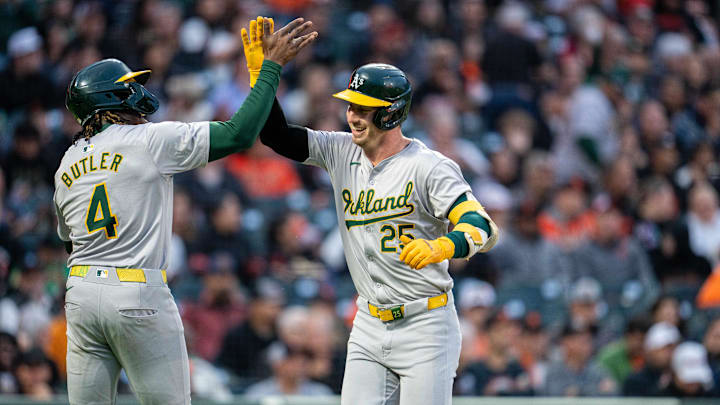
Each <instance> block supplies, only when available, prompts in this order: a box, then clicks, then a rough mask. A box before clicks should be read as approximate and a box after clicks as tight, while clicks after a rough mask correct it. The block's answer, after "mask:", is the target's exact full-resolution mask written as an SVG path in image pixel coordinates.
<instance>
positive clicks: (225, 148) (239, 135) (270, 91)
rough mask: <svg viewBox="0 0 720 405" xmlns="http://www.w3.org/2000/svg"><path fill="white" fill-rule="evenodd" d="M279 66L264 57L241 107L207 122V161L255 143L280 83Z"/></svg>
mask: <svg viewBox="0 0 720 405" xmlns="http://www.w3.org/2000/svg"><path fill="white" fill-rule="evenodd" d="M281 69H282V67H281V66H280V65H278V64H277V63H275V62H272V61H269V60H265V61H264V62H263V64H262V69H261V70H260V76H259V77H258V80H257V82H256V83H255V86H254V87H253V88H252V91H250V94H248V96H247V98H246V99H245V101H244V102H243V104H242V106H240V109H239V110H237V112H236V113H235V114H234V115H233V116H232V118H230V120H228V121H212V122H210V155H209V157H208V161H210V162H212V161H213V160H218V159H220V158H223V157H225V156H227V155H229V154H231V153H235V152H239V151H241V150H245V149H248V148H249V147H251V146H252V145H253V143H255V139H256V138H257V136H258V134H259V133H260V130H261V129H262V127H263V126H264V125H265V121H266V120H267V118H268V115H269V114H270V109H271V108H272V105H273V100H274V99H275V93H276V92H277V88H278V84H279V83H280V70H281Z"/></svg>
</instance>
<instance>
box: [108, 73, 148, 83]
mask: <svg viewBox="0 0 720 405" xmlns="http://www.w3.org/2000/svg"><path fill="white" fill-rule="evenodd" d="M150 72H152V70H140V71H137V72H127V73H125V74H124V75H122V77H120V78H119V79H117V80H115V83H120V82H123V83H125V82H129V81H130V82H134V81H135V78H136V77H138V76H141V75H149V74H150ZM145 81H147V79H146V80H145ZM143 83H144V82H143Z"/></svg>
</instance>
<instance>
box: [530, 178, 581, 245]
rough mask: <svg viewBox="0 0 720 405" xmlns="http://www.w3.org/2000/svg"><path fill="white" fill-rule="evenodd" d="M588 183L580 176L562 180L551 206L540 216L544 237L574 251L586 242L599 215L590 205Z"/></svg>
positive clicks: (541, 231)
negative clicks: (596, 214) (596, 215)
mask: <svg viewBox="0 0 720 405" xmlns="http://www.w3.org/2000/svg"><path fill="white" fill-rule="evenodd" d="M588 199H589V196H588V185H587V184H586V183H585V182H584V181H583V180H582V179H580V178H574V179H571V180H568V181H566V182H564V183H563V184H561V185H560V186H559V187H558V188H557V189H556V190H555V194H554V196H553V198H552V202H551V203H550V206H548V207H547V208H546V209H544V210H543V211H542V212H541V213H540V215H539V216H538V225H539V227H540V233H541V234H542V236H543V237H545V238H546V239H548V240H550V241H551V242H553V243H555V244H556V245H558V246H559V247H560V248H561V249H563V250H564V251H565V252H571V251H573V250H575V249H577V248H578V247H579V246H580V245H582V244H583V243H585V242H586V241H587V239H588V238H589V237H590V233H591V232H592V229H593V228H594V227H595V217H594V214H593V212H592V211H590V210H589V207H588Z"/></svg>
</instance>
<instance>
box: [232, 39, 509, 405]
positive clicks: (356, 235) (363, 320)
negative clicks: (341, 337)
mask: <svg viewBox="0 0 720 405" xmlns="http://www.w3.org/2000/svg"><path fill="white" fill-rule="evenodd" d="M244 45H245V46H246V47H248V46H251V45H252V44H251V43H248V42H245V43H244ZM256 49H257V48H256ZM258 59H260V58H253V59H250V58H249V59H248V60H258ZM249 67H250V68H251V69H253V68H255V69H256V68H257V66H249ZM411 94H412V89H411V86H410V82H409V81H408V79H407V77H406V76H405V74H404V73H403V72H402V71H400V70H399V69H397V68H395V67H393V66H390V65H385V64H369V65H364V66H361V67H359V68H357V69H356V70H355V71H354V72H353V73H352V75H351V77H350V81H349V83H348V88H347V89H346V90H344V91H342V92H340V93H337V94H335V95H334V96H335V97H337V98H340V99H342V100H345V101H348V102H349V105H348V109H347V113H346V117H347V122H348V125H349V126H350V130H351V132H350V133H347V132H325V131H315V130H312V129H309V128H304V127H298V126H294V125H288V124H287V123H286V121H285V117H284V115H283V112H282V110H281V108H280V106H279V104H278V102H277V100H276V101H275V103H274V104H273V109H272V110H271V112H270V116H269V118H268V120H267V122H266V123H265V126H264V128H263V129H262V131H261V132H260V139H261V141H262V142H263V143H265V144H266V145H268V146H270V147H271V148H273V149H274V150H275V151H276V152H277V153H279V154H281V155H284V156H286V157H288V158H291V159H293V160H296V161H298V162H303V163H305V164H309V165H315V166H318V167H321V168H323V169H325V170H327V171H328V173H329V174H330V178H331V181H332V185H333V189H334V196H335V206H336V209H337V218H338V222H339V227H340V233H341V235H342V240H343V246H344V249H345V256H346V259H347V263H348V267H349V269H350V274H351V276H352V279H353V282H354V284H355V287H356V288H357V291H358V295H359V297H358V299H357V304H358V314H357V315H356V317H355V320H354V323H353V328H352V332H351V334H350V340H349V342H348V353H347V364H346V368H345V377H344V380H343V387H342V401H341V402H342V404H343V405H357V404H363V405H368V404H377V405H380V404H397V403H399V404H402V405H418V404H433V405H438V404H450V403H451V396H452V382H453V378H454V377H455V370H456V368H457V366H458V360H459V353H460V329H459V324H458V317H457V313H456V311H455V306H454V303H453V296H452V291H451V289H452V286H453V280H452V278H451V277H450V275H449V274H448V259H450V258H453V257H457V258H469V257H471V256H472V255H474V254H475V253H477V252H485V251H487V250H489V249H490V248H492V246H493V245H494V244H495V243H496V241H497V238H498V230H497V227H496V225H495V224H494V223H493V221H492V220H491V219H490V217H489V216H488V214H487V213H486V212H485V210H484V209H483V207H482V206H481V205H480V203H478V201H477V199H476V198H475V197H474V196H473V195H472V193H471V190H470V187H469V186H468V184H467V182H466V181H465V180H464V179H463V176H462V174H461V172H460V168H459V167H458V165H457V164H455V163H454V162H453V161H452V160H450V159H448V158H446V157H444V156H443V155H441V154H440V153H437V152H434V151H432V150H430V149H428V148H427V147H426V146H425V145H424V144H423V143H422V142H420V141H418V140H415V139H409V138H406V137H404V136H403V134H402V131H401V129H400V124H401V123H402V122H403V121H404V120H405V118H407V115H408V111H409V108H410V99H411ZM450 223H452V224H453V225H454V230H453V231H452V232H448V227H449V224H450Z"/></svg>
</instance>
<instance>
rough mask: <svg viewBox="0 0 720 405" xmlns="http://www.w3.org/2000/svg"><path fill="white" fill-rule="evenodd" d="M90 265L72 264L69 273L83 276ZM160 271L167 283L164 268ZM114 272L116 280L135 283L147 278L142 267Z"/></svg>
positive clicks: (120, 269) (145, 280)
mask: <svg viewBox="0 0 720 405" xmlns="http://www.w3.org/2000/svg"><path fill="white" fill-rule="evenodd" d="M90 267H93V266H72V267H71V268H70V275H71V276H77V277H85V276H86V275H87V272H88V270H90ZM161 271H162V278H163V282H164V283H165V284H167V273H166V272H165V270H161ZM115 272H116V273H117V276H118V280H120V281H131V282H135V283H145V282H147V279H146V278H145V270H143V269H125V268H116V269H115Z"/></svg>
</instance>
